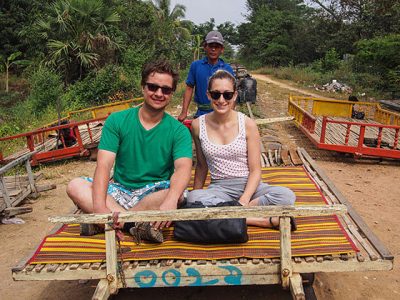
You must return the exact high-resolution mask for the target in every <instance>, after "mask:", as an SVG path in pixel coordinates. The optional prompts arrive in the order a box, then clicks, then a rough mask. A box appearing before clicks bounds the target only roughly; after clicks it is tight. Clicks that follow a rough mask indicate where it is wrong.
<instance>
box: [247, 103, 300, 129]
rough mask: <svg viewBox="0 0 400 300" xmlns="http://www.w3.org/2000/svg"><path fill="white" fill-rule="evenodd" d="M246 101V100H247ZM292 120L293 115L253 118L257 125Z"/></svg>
mask: <svg viewBox="0 0 400 300" xmlns="http://www.w3.org/2000/svg"><path fill="white" fill-rule="evenodd" d="M247 103H248V102H247ZM291 120H294V117H292V116H290V117H277V118H266V119H254V121H255V122H256V124H257V125H264V124H271V123H277V122H286V121H291Z"/></svg>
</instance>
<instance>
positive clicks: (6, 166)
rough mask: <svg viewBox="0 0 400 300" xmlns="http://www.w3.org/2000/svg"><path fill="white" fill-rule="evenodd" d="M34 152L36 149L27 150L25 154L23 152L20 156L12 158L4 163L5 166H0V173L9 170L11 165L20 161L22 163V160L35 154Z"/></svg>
mask: <svg viewBox="0 0 400 300" xmlns="http://www.w3.org/2000/svg"><path fill="white" fill-rule="evenodd" d="M35 153H36V151H33V152H29V153H27V154H25V155H23V156H21V157H19V158H17V159H15V160H13V161H12V162H10V163H8V164H6V165H5V166H3V167H1V168H0V174H4V173H5V172H7V171H8V170H10V169H11V168H13V167H15V166H17V165H19V164H20V163H23V162H24V161H26V160H29V159H30V158H31V156H32V155H33V154H35Z"/></svg>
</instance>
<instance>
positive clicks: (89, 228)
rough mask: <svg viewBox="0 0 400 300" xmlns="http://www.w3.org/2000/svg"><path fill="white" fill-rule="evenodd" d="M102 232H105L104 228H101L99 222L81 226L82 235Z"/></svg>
mask: <svg viewBox="0 0 400 300" xmlns="http://www.w3.org/2000/svg"><path fill="white" fill-rule="evenodd" d="M102 232H104V228H101V227H100V226H99V225H97V224H81V228H80V235H81V236H92V235H96V234H98V233H102Z"/></svg>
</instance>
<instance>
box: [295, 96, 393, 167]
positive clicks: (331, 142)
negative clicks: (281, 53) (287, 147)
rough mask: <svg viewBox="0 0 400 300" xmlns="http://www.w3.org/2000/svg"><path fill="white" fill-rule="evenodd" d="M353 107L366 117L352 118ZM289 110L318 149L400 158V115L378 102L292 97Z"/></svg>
mask: <svg viewBox="0 0 400 300" xmlns="http://www.w3.org/2000/svg"><path fill="white" fill-rule="evenodd" d="M353 109H356V110H357V111H359V112H362V113H363V115H364V118H363V119H362V120H360V119H354V118H351V116H352V110H353ZM288 111H289V114H290V115H292V116H293V117H294V118H295V124H296V126H297V127H298V128H299V129H300V130H301V131H302V132H303V133H304V134H305V135H306V136H307V137H308V138H309V139H310V140H311V142H312V143H313V144H314V145H315V146H316V147H317V148H318V149H324V150H332V151H337V152H343V153H351V154H353V155H354V156H355V157H356V158H360V157H362V156H366V157H378V158H390V159H400V144H399V137H400V114H399V113H396V112H393V111H389V110H386V109H384V108H382V107H381V106H380V104H379V103H371V102H350V101H347V100H326V99H319V98H312V97H300V96H290V97H289V107H288Z"/></svg>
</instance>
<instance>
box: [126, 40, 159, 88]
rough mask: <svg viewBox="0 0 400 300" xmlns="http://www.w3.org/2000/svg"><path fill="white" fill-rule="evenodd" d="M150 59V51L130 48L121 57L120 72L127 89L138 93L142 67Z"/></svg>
mask: <svg viewBox="0 0 400 300" xmlns="http://www.w3.org/2000/svg"><path fill="white" fill-rule="evenodd" d="M150 57H152V52H151V51H150V50H144V49H141V48H135V47H130V48H128V49H127V50H126V51H125V52H124V54H123V55H122V70H123V74H124V76H125V77H126V80H127V83H128V85H129V87H130V88H131V89H132V90H133V92H134V93H139V92H140V90H141V88H140V80H141V73H142V67H143V65H144V64H145V63H146V61H148V60H149V59H150Z"/></svg>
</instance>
